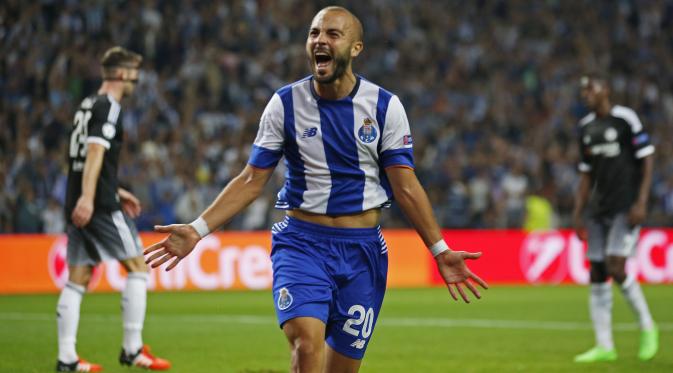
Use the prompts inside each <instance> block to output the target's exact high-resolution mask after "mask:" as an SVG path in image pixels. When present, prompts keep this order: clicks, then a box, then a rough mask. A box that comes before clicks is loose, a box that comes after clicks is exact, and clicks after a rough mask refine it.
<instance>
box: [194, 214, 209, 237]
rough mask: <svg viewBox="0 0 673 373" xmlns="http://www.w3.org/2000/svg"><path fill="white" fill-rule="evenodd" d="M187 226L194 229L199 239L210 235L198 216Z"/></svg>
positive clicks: (206, 225)
mask: <svg viewBox="0 0 673 373" xmlns="http://www.w3.org/2000/svg"><path fill="white" fill-rule="evenodd" d="M189 225H191V226H192V228H194V229H196V233H198V234H199V236H200V237H201V238H203V237H205V236H207V235H208V234H209V233H210V229H208V224H207V223H206V221H205V220H203V218H202V217H200V216H199V217H198V218H197V219H196V220H194V221H193V222H191V223H189Z"/></svg>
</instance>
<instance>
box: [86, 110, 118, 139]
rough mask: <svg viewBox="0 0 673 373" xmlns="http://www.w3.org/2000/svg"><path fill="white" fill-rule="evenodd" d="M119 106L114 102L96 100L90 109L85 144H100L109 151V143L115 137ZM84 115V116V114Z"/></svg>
mask: <svg viewBox="0 0 673 373" xmlns="http://www.w3.org/2000/svg"><path fill="white" fill-rule="evenodd" d="M120 112H121V106H120V105H119V103H117V102H114V101H104V100H97V101H96V102H95V103H94V105H93V107H92V108H91V119H90V120H89V122H88V124H87V126H88V128H87V137H86V143H87V144H100V145H103V146H104V147H105V149H110V141H112V139H114V138H115V136H117V120H118V119H119V113H120ZM84 115H86V114H84Z"/></svg>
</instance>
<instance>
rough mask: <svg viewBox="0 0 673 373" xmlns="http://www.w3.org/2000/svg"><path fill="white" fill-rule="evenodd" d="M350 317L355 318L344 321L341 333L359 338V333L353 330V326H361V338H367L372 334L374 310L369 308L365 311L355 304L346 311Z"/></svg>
mask: <svg viewBox="0 0 673 373" xmlns="http://www.w3.org/2000/svg"><path fill="white" fill-rule="evenodd" d="M348 314H349V315H350V316H355V318H351V319H348V320H346V322H345V323H344V327H343V331H345V332H346V333H348V334H350V335H352V336H354V337H360V331H358V330H356V329H354V328H353V326H358V325H362V338H369V336H370V335H371V334H372V325H374V310H373V309H372V308H371V307H370V308H369V309H367V310H366V311H365V308H364V307H363V306H361V305H359V304H355V305H353V306H351V308H349V309H348Z"/></svg>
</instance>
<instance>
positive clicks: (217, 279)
mask: <svg viewBox="0 0 673 373" xmlns="http://www.w3.org/2000/svg"><path fill="white" fill-rule="evenodd" d="M66 247H67V239H66V238H65V236H62V237H60V238H59V239H58V240H56V241H55V242H54V244H53V245H52V248H51V250H50V251H49V259H48V269H49V274H50V277H51V278H52V280H53V282H54V285H56V286H57V287H58V288H62V287H63V286H64V285H65V283H66V281H67V279H68V266H67V263H66ZM151 272H152V273H151V276H150V279H149V283H148V288H149V289H153V290H154V289H163V290H183V289H198V290H215V289H231V288H243V289H267V288H270V287H271V280H272V273H271V259H269V252H268V250H267V249H265V248H264V247H263V246H260V245H255V244H253V245H243V246H240V245H223V244H222V242H221V240H220V239H219V238H218V236H216V235H209V236H207V237H205V238H204V239H203V240H201V241H200V242H199V243H198V245H197V246H196V248H195V249H194V251H193V252H192V253H191V254H190V255H189V256H187V257H186V258H185V259H184V260H183V261H182V262H181V263H180V265H179V266H177V267H176V268H175V269H173V270H172V271H170V272H167V271H165V270H163V268H159V269H156V270H153V271H151ZM101 277H103V279H104V281H103V284H102V285H109V287H110V288H111V289H113V290H121V289H123V288H124V285H125V283H126V275H125V270H124V269H123V268H122V266H121V265H120V264H119V262H116V261H108V262H103V263H102V264H101V265H100V266H98V267H97V268H96V270H94V276H93V277H92V282H91V284H90V285H89V288H91V289H95V288H96V287H97V286H98V285H99V282H100V280H101ZM104 287H107V286H104Z"/></svg>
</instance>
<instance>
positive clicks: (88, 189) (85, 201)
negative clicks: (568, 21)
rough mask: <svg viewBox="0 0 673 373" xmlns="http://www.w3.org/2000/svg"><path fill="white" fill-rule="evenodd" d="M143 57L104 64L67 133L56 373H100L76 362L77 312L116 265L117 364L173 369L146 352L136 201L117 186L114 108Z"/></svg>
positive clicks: (126, 54) (114, 51)
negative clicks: (100, 267)
mask: <svg viewBox="0 0 673 373" xmlns="http://www.w3.org/2000/svg"><path fill="white" fill-rule="evenodd" d="M141 62H142V57H141V56H140V55H138V54H136V53H133V52H131V51H128V50H126V49H124V48H121V47H114V48H111V49H109V50H108V51H107V52H105V55H104V56H103V59H102V60H101V65H102V73H103V84H102V85H101V87H100V89H99V90H98V93H97V94H95V95H91V96H89V97H87V98H85V99H84V101H82V103H81V104H80V106H79V110H78V111H77V113H76V114H75V119H74V123H73V127H72V131H71V132H70V146H69V149H68V156H69V167H70V170H69V173H68V194H67V199H66V205H65V207H66V216H67V218H68V225H67V228H66V232H67V236H68V249H67V260H68V269H69V273H70V274H69V278H68V283H67V284H66V285H65V287H63V290H62V291H61V296H60V298H59V300H58V309H57V317H58V362H57V365H56V370H57V371H59V372H98V371H100V370H101V369H102V368H101V366H100V365H98V364H92V363H89V362H87V361H85V360H83V359H80V358H79V356H78V355H77V352H76V350H75V340H76V337H77V327H78V324H79V311H80V304H81V302H82V296H83V295H84V292H85V291H86V287H87V284H88V283H89V280H90V278H91V273H92V271H93V268H94V267H95V266H96V265H97V264H98V263H100V261H101V260H106V259H116V260H118V261H119V262H120V263H121V264H122V265H123V266H124V268H126V270H127V272H128V277H127V279H126V287H125V288H124V290H123V292H122V319H123V324H124V339H123V343H122V350H121V354H120V356H119V362H120V363H122V364H124V365H131V366H137V367H142V368H147V369H152V370H165V369H168V368H169V367H170V363H169V362H168V361H166V360H163V359H160V358H157V357H155V356H153V355H152V354H151V353H150V352H149V348H148V347H147V346H144V345H143V341H142V335H141V333H142V328H143V323H144V320H145V305H146V302H147V276H148V271H147V265H146V264H145V261H144V258H143V256H142V244H141V243H140V238H139V237H138V232H137V231H136V228H135V225H134V224H133V221H131V219H130V218H134V217H136V216H137V215H138V214H139V213H140V202H139V201H138V199H137V198H136V197H135V196H134V195H133V194H131V193H130V192H128V191H127V190H124V189H122V188H120V187H119V186H118V180H117V164H118V162H119V153H120V150H121V146H122V140H123V129H124V127H123V126H122V123H121V117H122V116H121V106H120V104H119V102H120V101H121V99H122V98H123V97H125V96H128V95H130V94H131V93H133V90H134V88H135V84H136V82H137V81H138V68H139V66H140V63H141Z"/></svg>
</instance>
